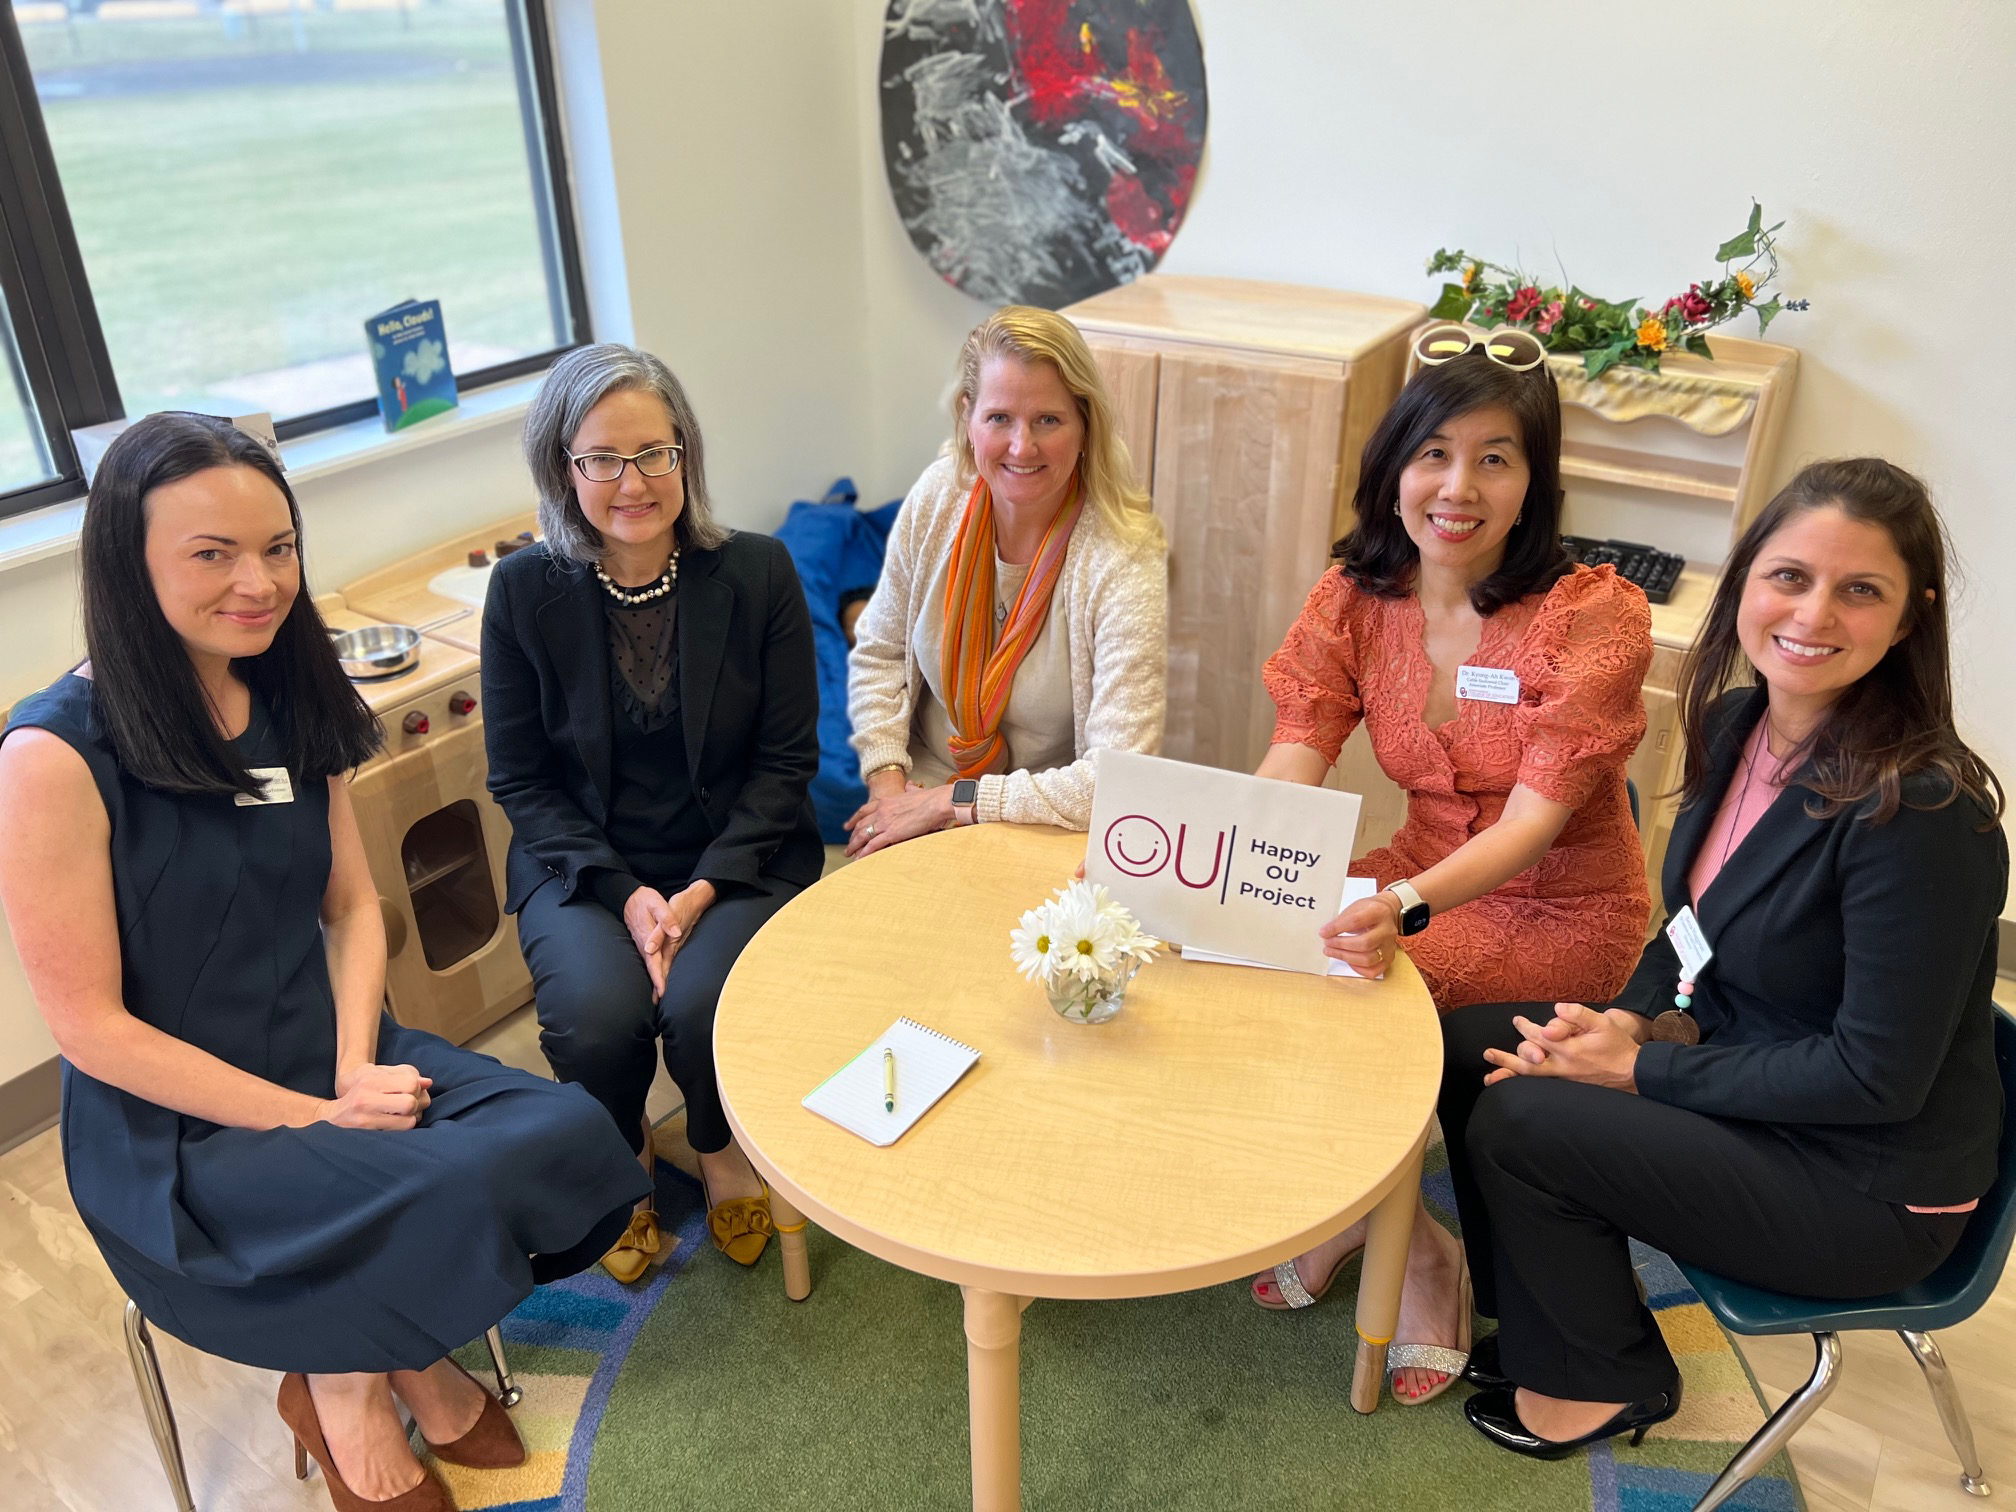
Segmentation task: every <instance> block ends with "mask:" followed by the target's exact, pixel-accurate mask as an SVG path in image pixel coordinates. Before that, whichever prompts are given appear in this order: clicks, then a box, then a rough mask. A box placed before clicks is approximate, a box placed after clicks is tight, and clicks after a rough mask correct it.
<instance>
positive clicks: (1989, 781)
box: [1680, 457, 2003, 829]
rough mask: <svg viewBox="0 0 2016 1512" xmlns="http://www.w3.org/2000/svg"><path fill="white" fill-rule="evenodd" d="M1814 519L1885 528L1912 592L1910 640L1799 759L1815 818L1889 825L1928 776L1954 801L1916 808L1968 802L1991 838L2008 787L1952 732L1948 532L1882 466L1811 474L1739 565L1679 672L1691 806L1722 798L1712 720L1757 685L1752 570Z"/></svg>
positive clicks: (1756, 532) (1823, 465)
mask: <svg viewBox="0 0 2016 1512" xmlns="http://www.w3.org/2000/svg"><path fill="white" fill-rule="evenodd" d="M1815 509H1838V510H1840V511H1841V512H1842V513H1843V514H1845V515H1846V516H1848V518H1849V519H1851V520H1863V521H1866V522H1868V523H1869V524H1872V525H1880V526H1882V527H1883V529H1884V530H1885V531H1886V532H1887V533H1888V534H1889V536H1890V541H1891V544H1892V545H1894V546H1895V547H1896V548H1897V555H1898V556H1900V557H1901V558H1903V561H1904V568H1905V571H1906V573H1907V574H1908V575H1909V582H1908V584H1907V586H1906V587H1905V590H1904V621H1903V630H1904V636H1903V639H1901V640H1899V641H1898V642H1897V644H1896V645H1894V646H1892V647H1891V648H1890V649H1889V651H1888V652H1886V653H1885V654H1884V657H1883V659H1882V660H1881V661H1880V662H1878V663H1877V664H1876V665H1875V666H1874V667H1872V668H1871V669H1870V670H1869V671H1868V672H1867V673H1866V674H1864V675H1863V676H1862V678H1861V679H1860V680H1858V681H1857V682H1855V683H1854V684H1853V685H1852V686H1850V687H1849V688H1848V689H1847V690H1846V691H1844V692H1843V693H1842V694H1841V697H1840V698H1839V699H1838V700H1836V702H1835V704H1834V706H1833V708H1831V709H1830V710H1829V711H1828V713H1827V717H1826V718H1825V719H1823V720H1822V721H1821V722H1820V724H1819V726H1818V727H1817V728H1816V729H1815V730H1813V731H1812V733H1810V734H1809V735H1808V736H1807V737H1806V739H1805V740H1804V741H1803V742H1801V745H1800V748H1799V749H1798V750H1797V751H1796V752H1795V753H1794V754H1793V758H1792V759H1793V761H1794V762H1795V763H1797V765H1798V772H1799V775H1798V781H1799V782H1800V783H1801V784H1802V785H1803V786H1805V787H1808V788H1811V789H1812V790H1813V791H1814V792H1815V793H1817V794H1819V795H1820V802H1819V804H1818V805H1816V806H1814V807H1812V809H1811V812H1812V813H1813V815H1814V817H1815V818H1820V819H1825V818H1830V817H1832V816H1833V815H1835V814H1838V813H1840V812H1841V811H1842V810H1843V809H1844V808H1849V807H1852V806H1854V805H1858V804H1866V805H1868V807H1867V812H1866V813H1865V815H1864V817H1865V818H1867V819H1868V820H1869V822H1870V823H1872V824H1882V823H1883V822H1885V821H1886V820H1888V819H1890V818H1891V817H1893V816H1894V815H1895V814H1896V812H1897V808H1898V805H1899V804H1900V803H1902V802H1903V801H1904V799H1903V788H1904V780H1905V779H1906V778H1907V777H1910V776H1912V775H1914V774H1915V773H1918V772H1927V771H1930V772H1936V773H1938V774H1939V775H1940V776H1942V777H1943V778H1944V779H1945V782H1944V784H1943V787H1944V791H1943V792H1942V793H1941V794H1940V795H1939V796H1938V797H1937V798H1936V799H1934V800H1933V801H1932V802H1929V803H1913V804H1912V805H1911V806H1912V807H1913V808H1944V807H1945V806H1946V805H1947V804H1949V803H1952V802H1953V801H1954V800H1955V799H1957V798H1958V797H1959V796H1960V795H1961V794H1962V793H1965V794H1966V795H1967V796H1968V797H1970V798H1972V799H1974V800H1975V801H1976V802H1977V803H1979V804H1980V805H1981V807H1982V808H1983V809H1984V810H1985V811H1987V812H1988V813H1989V814H1990V815H1992V816H1993V818H1992V819H1990V821H1989V822H1988V823H1987V824H1984V825H1983V826H1982V828H1984V829H1987V828H1990V827H1992V825H1993V823H1994V821H1995V820H1999V819H2000V818H2001V817H2002V808H2003V795H2002V784H2001V783H2000V782H1998V781H1997V780H1996V778H1995V774H1994V773H1993V772H1991V771H1990V770H1989V769H1988V766H1987V764H1986V763H1985V762H1983V761H1982V760H1981V758H1980V757H1979V756H1977V755H1975V754H1974V752H1973V751H1971V750H1969V749H1968V747H1967V744H1966V742H1965V741H1963V740H1961V738H1960V735H1959V732H1958V731H1957V730H1956V729H1955V728H1954V726H1953V674H1952V664H1951V660H1950V658H1949V655H1948V648H1947V615H1946V532H1945V530H1944V528H1943V527H1942V526H1941V524H1940V522H1939V512H1938V511H1937V510H1936V509H1934V508H1933V507H1932V496H1931V495H1930V494H1929V493H1928V492H1926V489H1925V485H1924V484H1923V483H1922V482H1920V481H1919V480H1918V479H1917V478H1915V477H1913V476H1912V475H1911V474H1910V473H1908V472H1906V471H1904V469H1903V468H1901V467H1893V466H1892V465H1891V464H1890V463H1888V462H1885V461H1883V460H1882V459H1880V458H1877V457H1853V458H1849V459H1847V460H1845V461H1834V462H1815V463H1813V464H1812V465H1811V466H1810V467H1806V468H1802V469H1801V470H1800V472H1799V475H1798V476H1797V477H1795V478H1794V479H1793V480H1792V481H1791V482H1790V483H1787V484H1786V485H1785V486H1784V488H1782V489H1780V490H1779V492H1778V495H1777V497H1776V498H1774V499H1772V501H1771V502H1770V503H1769V504H1767V505H1765V506H1764V510H1763V513H1761V514H1759V515H1758V516H1757V518H1756V519H1754V520H1752V521H1751V522H1750V528H1749V529H1748V530H1745V531H1744V532H1743V536H1742V539H1741V540H1739V541H1737V543H1736V549H1735V550H1734V551H1732V552H1731V553H1730V554H1729V563H1728V565H1727V566H1726V567H1724V568H1723V569H1722V581H1721V582H1720V583H1718V584H1717V585H1716V587H1715V599H1714V602H1713V603H1711V604H1710V605H1709V608H1708V617H1707V619H1706V620H1705V621H1704V622H1703V624H1702V626H1701V633H1700V634H1699V635H1698V636H1696V637H1695V640H1694V645H1693V648H1692V649H1691V650H1689V651H1688V653H1687V660H1686V662H1685V663H1684V664H1683V665H1682V667H1681V669H1680V726H1681V729H1682V730H1683V731H1684V732H1685V737H1686V741H1687V763H1686V768H1685V775H1684V776H1683V777H1682V779H1681V784H1680V793H1681V799H1682V801H1683V802H1685V803H1687V804H1690V805H1691V804H1695V803H1699V802H1701V801H1703V800H1704V799H1707V800H1710V801H1712V800H1713V799H1714V798H1715V797H1716V796H1718V795H1716V794H1713V793H1710V792H1709V791H1708V785H1709V782H1710V776H1711V764H1712V761H1713V753H1712V752H1711V751H1710V750H1709V747H1708V734H1707V724H1708V714H1709V711H1710V710H1712V709H1713V708H1714V707H1715V705H1716V703H1717V701H1718V700H1719V699H1720V698H1721V697H1722V695H1723V694H1724V693H1725V692H1726V691H1727V690H1728V689H1729V688H1731V687H1732V686H1735V685H1738V684H1740V683H1744V682H1749V681H1751V680H1753V678H1754V669H1753V668H1752V667H1751V666H1750V663H1749V659H1748V658H1747V657H1746V656H1744V654H1743V647H1742V645H1741V643H1740V642H1739V641H1738V639H1737V635H1736V615H1737V610H1738V608H1739V607H1740V605H1741V604H1742V601H1743V588H1744V585H1745V584H1746V583H1747V582H1748V581H1749V577H1750V570H1751V568H1752V567H1753V566H1754V565H1755V564H1756V561H1757V558H1758V556H1759V555H1760V554H1761V553H1762V552H1763V550H1764V547H1765V545H1766V543H1767V542H1769V541H1770V539H1771V537H1772V536H1774V535H1776V534H1777V533H1778V532H1779V531H1780V530H1781V529H1783V528H1784V527H1785V525H1786V524H1787V523H1788V522H1790V521H1791V520H1793V519H1795V518H1796V517H1797V516H1799V515H1802V514H1805V513H1807V512H1808V511H1810V510H1815ZM1928 589H1929V590H1930V594H1931V596H1930V597H1929V598H1928V597H1927V590H1928Z"/></svg>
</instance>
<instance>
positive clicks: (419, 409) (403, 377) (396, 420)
mask: <svg viewBox="0 0 2016 1512" xmlns="http://www.w3.org/2000/svg"><path fill="white" fill-rule="evenodd" d="M364 337H365V341H366V342H367V344H368V345H369V347H370V351H371V369H372V371H373V372H374V373H375V374H376V375H377V379H378V412H379V413H380V414H381V415H383V416H384V417H385V429H387V430H388V431H399V430H404V429H405V428H406V427H407V426H409V425H417V424H418V423H419V422H420V421H422V420H427V419H431V418H432V417H433V416H435V415H445V414H446V413H448V411H449V410H452V409H453V408H455V402H456V394H455V372H454V369H452V368H451V367H449V365H448V333H447V331H446V329H445V328H444V327H443V326H442V324H441V301H440V300H438V299H409V300H407V301H405V302H404V303H403V304H396V305H394V306H392V308H391V309H389V310H381V311H379V313H377V314H376V315H373V316H372V317H371V318H370V319H369V320H367V321H365V322H364Z"/></svg>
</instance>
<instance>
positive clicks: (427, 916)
mask: <svg viewBox="0 0 2016 1512" xmlns="http://www.w3.org/2000/svg"><path fill="white" fill-rule="evenodd" d="M531 526H532V518H531V516H530V514H529V513H528V514H526V515H525V516H523V517H521V518H514V519H511V520H507V521H500V522H499V523H498V524H496V525H493V526H490V527H488V528H487V529H485V530H483V531H481V532H476V533H473V534H471V535H470V536H469V537H467V538H465V539H461V540H457V541H454V542H450V543H448V544H446V545H444V546H442V547H440V548H437V549H436V550H434V551H431V552H426V553H423V554H422V555H420V556H419V557H416V558H412V559H410V560H408V561H405V562H402V563H399V564H397V565H395V566H393V567H389V568H386V569H385V570H383V571H381V572H376V573H373V574H371V575H370V576H368V577H364V578H360V579H359V580H358V581H357V582H355V583H352V584H351V585H350V586H349V587H348V588H346V589H345V590H344V591H343V592H341V593H332V594H325V595H322V596H320V597H318V598H317V599H316V605H317V607H318V608H320V609H321V611H322V617H323V619H324V620H325V621H326V622H327V623H328V626H329V628H330V631H331V632H332V634H333V636H334V644H335V647H336V651H337V654H338V656H339V657H340V658H342V659H343V661H344V670H345V671H346V672H348V673H349V674H350V676H351V679H352V681H353V682H355V683H356V686H357V691H358V692H359V693H360V694H362V695H363V698H364V702H365V704H366V705H367V706H368V707H369V708H370V710H371V712H372V713H373V714H374V715H376V716H377V718H378V723H379V726H380V727H381V728H382V729H383V730H384V732H385V748H384V750H383V751H382V752H380V753H379V754H378V755H377V756H375V757H373V758H372V759H371V760H370V761H368V762H366V763H365V764H364V766H363V767H362V768H361V769H360V770H359V771H358V773H357V776H356V779H355V781H354V782H353V783H352V785H351V789H350V792H351V799H352V803H353V805H354V806H355V808H356V811H357V823H358V828H359V829H360V830H361V831H362V833H363V837H364V851H365V855H366V857H367V858H368V859H369V861H370V865H371V876H372V878H373V880H374V881H375V882H376V883H377V886H378V906H379V910H380V912H381V913H382V914H383V915H384V919H385V946H386V952H387V957H388V959H387V962H386V971H385V992H386V997H387V999H388V1000H389V1002H390V1004H391V1008H392V1013H393V1015H394V1017H396V1018H397V1019H398V1020H399V1022H400V1023H402V1024H408V1025H411V1026H413V1027H414V1028H418V1029H426V1030H428V1031H430V1032H432V1033H435V1034H438V1035H441V1036H442V1037H443V1038H444V1039H447V1040H450V1041H453V1042H454V1043H456V1044H460V1043H462V1042H463V1041H465V1040H467V1039H469V1038H470V1037H471V1036H472V1035H474V1034H476V1033H478V1032H479V1031H481V1030H483V1029H486V1028H488V1027H489V1026H490V1025H491V1024H494V1023H495V1022H497V1020H499V1019H501V1018H503V1017H504V1016H505V1015H506V1014H508V1013H510V1012H511V1011H512V1010H513V1009H515V1008H517V1007H519V1006H520V1005H522V1004H524V1003H528V1002H530V1001H531V1000H532V977H531V974H530V973H529V972H528V971H527V970H526V969H525V961H524V958H523V956H521V955H520V954H519V951H518V926H517V921H516V920H514V919H513V918H512V917H511V916H510V915H508V914H506V913H505V912H504V853H505V848H506V846H507V845H508V843H509V841H510V838H511V827H510V825H509V824H508V823H507V822H506V821H505V818H504V813H503V810H501V809H499V808H498V807H497V805H496V803H495V802H494V801H492V799H491V797H490V794H489V793H488V791H487V790H486V788H485V779H486V777H487V775H488V770H489V764H488V761H487V760H486V758H485V755H484V749H483V709H482V702H481V687H480V684H479V681H478V670H479V665H480V663H479V658H478V649H479V647H480V644H481V641H480V633H481V627H482V619H483V592H484V590H485V589H486V588H487V586H488V584H489V571H488V569H489V567H490V566H491V565H493V564H494V562H495V560H496V557H497V555H498V552H499V551H500V549H501V550H502V551H503V552H505V553H506V554H508V553H509V552H511V551H515V550H518V549H520V548H521V547H523V546H525V545H529V544H530V543H531V539H532V536H531ZM437 584H438V585H439V587H440V589H442V590H444V591H438V592H437V591H436V585H437ZM416 632H417V633H416Z"/></svg>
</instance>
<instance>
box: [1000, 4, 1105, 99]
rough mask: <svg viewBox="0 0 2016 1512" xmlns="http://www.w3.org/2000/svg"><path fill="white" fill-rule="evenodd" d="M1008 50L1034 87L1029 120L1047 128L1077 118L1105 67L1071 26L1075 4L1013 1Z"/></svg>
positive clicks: (1029, 83)
mask: <svg viewBox="0 0 2016 1512" xmlns="http://www.w3.org/2000/svg"><path fill="white" fill-rule="evenodd" d="M1008 46H1009V48H1010V50H1011V52H1012V53H1013V55H1014V59H1015V66H1016V69H1017V71H1018V72H1019V73H1020V74H1021V76H1022V79H1023V82H1024V83H1026V84H1027V85H1028V86H1029V100H1028V105H1029V114H1030V116H1031V117H1032V118H1033V119H1035V120H1037V121H1041V122H1043V123H1044V124H1046V125H1048V124H1050V123H1052V122H1056V121H1060V120H1070V119H1072V118H1073V117H1074V116H1075V114H1076V113H1077V106H1078V101H1079V98H1080V97H1081V96H1082V95H1084V94H1085V93H1086V92H1087V90H1088V86H1091V85H1094V84H1095V83H1097V81H1098V79H1099V74H1100V64H1099V51H1098V49H1097V48H1096V47H1095V48H1093V49H1091V50H1090V51H1087V49H1086V48H1085V46H1084V44H1083V42H1082V40H1081V39H1080V37H1079V34H1078V30H1077V28H1075V27H1073V26H1072V25H1071V0H1009V5H1008Z"/></svg>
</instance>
